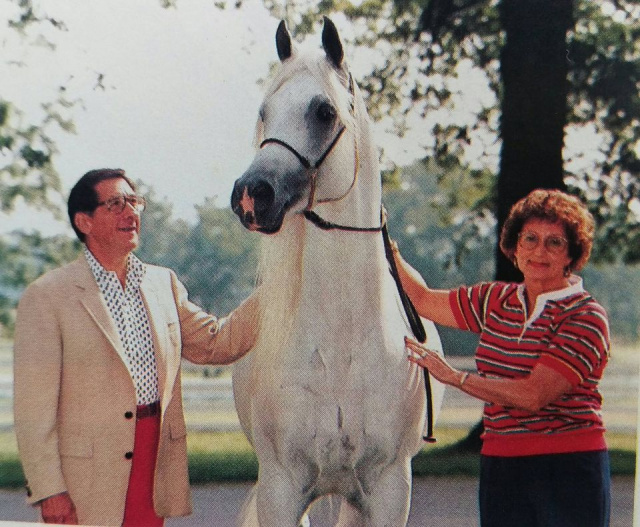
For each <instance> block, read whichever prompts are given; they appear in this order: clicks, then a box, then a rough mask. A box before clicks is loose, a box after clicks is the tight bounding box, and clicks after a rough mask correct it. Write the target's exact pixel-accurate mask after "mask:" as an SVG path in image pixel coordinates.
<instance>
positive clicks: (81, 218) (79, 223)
mask: <svg viewBox="0 0 640 527" xmlns="http://www.w3.org/2000/svg"><path fill="white" fill-rule="evenodd" d="M73 223H74V225H75V226H76V228H77V229H78V230H79V231H80V232H81V233H82V234H84V235H85V236H86V235H87V234H89V233H90V232H91V229H92V227H93V218H92V217H91V216H90V215H89V214H87V213H86V212H76V214H75V216H74V217H73Z"/></svg>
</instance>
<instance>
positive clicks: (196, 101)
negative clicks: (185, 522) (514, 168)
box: [0, 0, 598, 235]
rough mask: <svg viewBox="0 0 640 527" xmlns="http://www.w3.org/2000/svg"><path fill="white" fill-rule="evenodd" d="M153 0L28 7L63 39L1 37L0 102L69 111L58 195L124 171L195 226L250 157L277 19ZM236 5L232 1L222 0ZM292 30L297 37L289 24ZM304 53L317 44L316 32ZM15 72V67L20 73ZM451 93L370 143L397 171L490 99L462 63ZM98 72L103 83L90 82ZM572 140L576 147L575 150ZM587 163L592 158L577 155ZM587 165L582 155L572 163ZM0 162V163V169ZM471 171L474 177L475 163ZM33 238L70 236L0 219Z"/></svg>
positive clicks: (209, 3)
mask: <svg viewBox="0 0 640 527" xmlns="http://www.w3.org/2000/svg"><path fill="white" fill-rule="evenodd" d="M15 3H16V2H15V1H14V0H0V20H7V19H8V18H9V17H10V15H11V14H12V13H13V12H14V11H15V7H14V4H15ZM160 3H161V1H160V0H136V1H131V0H91V1H83V2H79V1H74V0H39V1H37V0H36V4H37V5H38V6H39V9H40V10H41V11H42V12H44V13H46V14H47V15H48V16H50V17H53V18H56V19H58V20H61V21H63V22H64V24H65V26H66V28H67V31H58V30H54V29H51V28H50V29H49V30H45V31H44V34H45V36H46V37H47V38H48V39H49V40H50V41H52V42H53V43H55V46H56V47H55V50H53V51H52V50H50V49H49V48H48V47H47V46H44V45H34V41H37V37H38V35H40V34H41V33H43V27H42V26H38V27H34V28H32V31H30V32H29V33H28V34H27V36H26V37H24V38H21V37H20V36H19V35H18V34H17V32H15V31H8V30H7V31H4V34H0V94H2V97H3V98H5V99H7V100H9V101H11V102H13V103H14V104H15V105H16V106H17V107H18V108H20V110H21V111H22V112H24V114H25V116H26V117H27V118H32V119H33V122H39V120H38V116H39V114H41V109H40V104H41V103H42V102H44V101H49V100H53V99H55V98H56V96H57V89H58V87H59V86H61V85H64V86H66V87H67V92H66V93H67V97H68V98H69V99H72V100H78V101H79V102H78V103H77V104H76V105H74V107H73V109H72V113H70V114H69V117H72V119H73V121H74V123H75V128H76V132H75V133H74V134H68V133H63V132H62V131H59V130H55V129H54V130H52V136H53V138H54V139H55V141H56V145H57V148H58V150H59V154H58V155H57V156H56V158H55V166H56V169H57V171H58V173H59V175H60V177H61V180H62V186H63V193H64V195H65V196H66V195H67V194H68V192H69V190H70V189H71V187H72V186H73V184H74V183H75V182H76V181H77V180H78V179H79V178H80V177H81V176H82V174H84V173H85V172H86V171H88V170H91V169H94V168H102V167H110V168H123V169H125V170H126V172H127V174H128V175H129V176H131V177H132V178H133V179H134V180H142V181H144V182H145V183H147V184H149V185H150V186H151V187H153V189H154V191H155V196H156V197H157V198H159V199H166V200H168V201H169V202H170V203H171V204H172V206H173V214H174V217H177V218H183V219H186V220H188V221H195V219H196V211H195V208H194V205H197V204H201V203H203V201H204V200H205V199H206V198H213V199H215V202H216V204H218V205H219V206H221V207H224V206H228V203H229V198H230V194H231V189H232V187H233V182H234V181H235V180H236V179H237V178H238V177H240V176H241V175H242V173H243V172H244V170H245V169H246V168H247V167H248V166H249V164H250V162H251V159H252V158H253V154H254V150H253V133H254V128H255V121H256V118H257V113H258V108H259V106H260V103H261V101H262V94H263V88H262V86H261V85H260V83H259V81H260V80H264V79H265V78H266V77H267V75H268V71H269V67H270V65H271V64H273V63H274V62H275V61H277V53H276V49H275V32H276V28H277V25H278V23H279V19H278V18H275V17H274V16H271V15H270V14H269V13H268V12H267V10H266V9H265V8H264V2H263V0H244V1H243V2H242V7H241V8H240V9H235V8H234V7H229V8H227V9H225V10H220V9H218V8H216V7H215V2H214V0H178V2H177V7H176V8H169V9H163V8H162V7H161V6H160ZM230 3H231V4H233V2H230ZM332 19H333V20H334V22H335V23H336V25H337V27H338V29H339V31H340V34H341V38H342V40H343V43H344V44H345V54H346V57H347V60H348V61H349V64H350V67H351V69H352V72H353V74H354V78H355V79H356V81H358V80H359V79H361V78H362V77H363V76H364V75H365V74H366V72H367V71H369V70H370V69H371V65H372V64H374V63H375V62H376V61H377V60H380V59H381V58H382V57H383V55H384V49H383V48H381V49H378V50H374V51H371V50H362V49H353V47H352V46H350V45H349V42H350V40H351V39H352V34H353V28H352V27H351V26H350V24H349V23H348V22H347V21H346V20H345V19H344V17H343V16H341V15H340V14H337V15H334V16H333V17H332ZM293 32H294V34H295V28H293ZM308 40H309V42H307V45H316V46H319V45H320V36H319V35H312V36H311V37H309V39H308ZM18 64H24V66H19V65H18ZM458 73H459V77H458V79H452V80H451V81H450V82H451V84H450V85H449V88H450V90H452V91H454V92H459V95H458V96H457V99H456V97H455V96H454V99H455V100H456V102H455V109H452V108H445V109H442V111H441V112H439V113H438V114H434V113H432V114H430V115H429V116H428V118H427V119H422V118H420V119H418V120H417V121H416V120H414V121H410V122H409V126H411V127H412V128H411V130H410V131H409V132H408V133H407V134H406V135H405V136H404V137H402V138H399V137H396V136H394V135H391V134H389V133H388V132H386V130H387V129H388V127H389V122H386V123H385V122H382V123H378V124H377V125H376V128H375V138H376V142H377V144H378V145H383V146H384V150H385V155H387V157H388V158H389V159H392V160H393V161H394V162H395V163H397V164H399V165H403V164H409V163H411V162H412V161H413V160H414V159H416V158H417V157H419V156H420V155H423V154H424V147H425V146H428V144H429V141H430V140H431V138H430V134H428V133H425V131H427V130H429V129H430V127H431V126H432V125H433V123H434V122H439V123H445V124H446V121H447V120H448V119H451V120H455V121H456V122H458V123H460V122H465V121H467V122H469V123H470V122H472V120H473V118H474V117H473V116H474V114H475V112H477V111H479V109H480V108H482V107H483V106H491V105H493V103H494V102H495V99H494V97H495V96H494V94H493V93H491V92H490V90H489V89H488V86H487V84H486V80H485V79H483V78H482V76H483V73H481V72H475V73H474V72H473V71H472V69H471V66H470V64H469V63H465V62H462V63H460V64H459V65H458ZM99 75H101V78H100V83H98V79H99V78H98V76H99ZM585 133H587V134H588V133H589V132H588V131H585V130H583V131H582V132H581V134H579V135H577V136H576V135H575V134H573V135H572V134H568V136H567V145H568V146H569V147H571V145H572V144H575V145H584V144H585V141H586V142H592V141H595V140H594V138H593V137H586V139H585V135H584V134H585ZM477 139H478V143H477V144H478V149H482V150H486V151H488V152H489V156H480V155H475V153H474V150H473V148H472V149H470V150H469V159H468V160H469V161H470V163H471V165H472V166H474V163H475V164H482V165H483V166H488V167H489V168H490V169H494V170H495V169H496V167H497V161H498V155H499V143H498V142H495V141H494V140H493V139H491V138H490V139H491V141H493V143H495V144H490V145H488V146H487V143H486V142H483V141H484V138H477ZM572 142H573V143H572ZM587 151H590V152H592V153H593V155H595V156H597V155H598V152H597V149H596V148H593V149H587ZM580 159H581V162H583V163H590V162H591V159H589V156H586V157H582V158H580ZM1 161H2V159H1V157H0V162H1ZM475 168H478V167H477V166H476V167H475ZM13 229H22V230H26V231H30V230H34V229H35V230H39V231H41V232H42V233H43V234H45V235H50V234H58V233H61V232H62V233H67V234H70V235H72V231H71V228H70V227H69V226H68V225H67V222H66V220H64V219H63V220H62V221H56V220H54V219H53V218H52V217H51V216H50V215H48V214H45V213H39V212H35V211H33V209H32V208H29V207H26V206H18V208H17V211H16V213H14V214H12V215H11V216H9V217H8V216H6V215H2V214H0V233H3V232H10V231H11V230H13Z"/></svg>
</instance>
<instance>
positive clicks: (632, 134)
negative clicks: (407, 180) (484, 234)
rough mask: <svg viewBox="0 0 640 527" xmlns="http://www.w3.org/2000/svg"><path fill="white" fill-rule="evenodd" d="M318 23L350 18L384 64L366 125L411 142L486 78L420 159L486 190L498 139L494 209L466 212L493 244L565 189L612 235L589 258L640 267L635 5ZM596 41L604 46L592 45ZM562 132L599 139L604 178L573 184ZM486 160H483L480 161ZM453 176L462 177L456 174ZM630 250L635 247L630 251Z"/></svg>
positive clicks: (394, 1) (503, 271)
mask: <svg viewBox="0 0 640 527" xmlns="http://www.w3.org/2000/svg"><path fill="white" fill-rule="evenodd" d="M317 11H318V12H321V13H327V12H331V11H341V12H343V13H345V14H346V16H347V17H348V18H349V19H350V20H351V21H352V22H354V23H358V24H360V30H359V32H358V35H357V37H356V39H355V40H356V42H358V43H360V44H363V45H365V46H368V47H370V48H374V49H375V48H376V47H378V48H379V49H380V48H382V49H384V57H385V58H384V59H383V60H382V61H381V65H380V66H379V67H377V68H375V69H374V70H373V71H372V72H371V74H370V76H369V77H368V79H367V80H365V82H364V84H363V86H364V89H365V91H367V92H368V96H369V97H368V98H369V102H370V104H372V106H373V115H374V116H375V117H377V118H379V119H380V118H382V117H383V116H385V115H386V114H390V113H391V114H393V115H395V120H394V125H395V131H396V132H398V133H399V134H403V133H404V132H406V129H407V123H408V122H409V117H410V116H411V115H412V114H414V115H415V114H417V115H418V116H419V117H420V118H422V119H423V122H425V121H426V120H427V119H428V116H429V112H430V111H432V110H437V109H438V108H439V107H442V106H443V105H447V104H448V105H452V103H454V104H455V97H453V92H452V91H451V90H450V88H451V87H452V86H453V85H454V82H452V80H451V79H454V78H455V77H456V75H457V74H458V73H459V72H460V65H461V64H462V63H463V62H464V61H471V62H472V63H473V64H474V66H475V67H476V68H479V69H482V70H483V71H484V72H485V73H486V78H487V79H488V83H489V85H490V86H491V87H492V88H493V90H494V92H495V94H496V98H495V101H496V102H497V103H496V105H495V106H494V107H493V108H490V107H485V108H482V109H481V110H480V111H478V112H477V118H476V121H475V123H472V124H468V123H456V122H449V123H447V124H445V125H442V124H441V123H439V122H436V123H435V124H434V125H433V126H432V132H433V136H434V142H433V144H432V145H430V146H429V148H428V149H427V152H426V153H427V155H430V156H431V157H433V158H434V159H435V160H436V162H438V163H439V164H441V165H442V166H443V167H445V168H446V169H447V170H451V169H452V168H459V167H461V166H465V165H469V166H470V168H471V170H469V171H466V174H468V175H469V176H470V177H471V179H478V180H481V179H482V172H483V171H482V168H480V167H478V165H477V164H476V167H475V168H474V166H473V164H472V163H470V162H469V157H468V156H467V154H468V152H469V151H470V150H471V149H472V148H471V147H473V146H474V143H475V144H476V145H477V144H478V143H479V142H480V141H481V137H482V136H489V137H491V136H493V137H494V138H495V140H496V141H497V140H498V139H500V141H501V150H500V157H499V169H498V170H497V172H498V175H497V176H498V177H497V178H495V185H494V190H493V192H492V193H491V196H490V197H489V198H490V199H487V197H484V198H480V199H479V200H478V201H477V202H476V203H475V204H473V205H472V207H471V208H472V210H473V209H475V210H476V211H478V212H480V211H482V212H483V213H484V214H487V213H491V212H493V213H494V214H495V217H496V219H497V222H496V228H497V233H499V232H500V230H501V228H502V224H503V222H504V220H505V219H506V217H507V215H508V212H509V210H510V208H511V206H512V205H513V204H514V203H515V201H517V200H518V199H520V198H521V197H523V196H525V195H526V194H528V193H529V192H530V191H531V190H533V189H534V188H537V187H546V188H561V189H564V188H566V186H565V185H566V183H565V182H566V181H568V182H569V183H570V188H571V190H572V191H573V192H576V193H579V194H582V196H583V197H584V198H586V199H587V200H588V202H589V204H590V207H591V209H592V210H593V212H594V213H595V215H596V218H597V221H598V227H599V235H600V238H601V240H602V241H603V242H604V241H605V240H604V239H602V236H603V234H604V233H607V238H606V242H605V243H602V244H599V245H603V246H605V247H606V249H604V250H602V251H600V252H599V253H598V252H596V253H595V256H596V257H597V256H599V257H601V258H608V259H614V255H616V254H618V255H621V259H622V260H624V261H638V260H637V258H638V252H639V251H638V249H637V246H638V244H637V241H638V240H639V238H640V210H636V211H635V212H634V210H633V206H634V204H635V206H636V207H638V206H639V205H640V203H639V202H638V199H637V196H638V190H639V189H640V179H639V178H638V173H639V171H638V168H640V161H639V159H638V154H639V152H640V148H638V146H639V145H640V121H638V119H637V116H638V115H639V113H638V111H637V110H638V109H640V97H639V96H638V90H637V85H638V80H639V79H640V60H639V58H640V46H639V45H638V44H637V42H638V39H637V38H635V37H636V36H637V32H638V30H639V28H638V27H637V26H638V24H637V21H638V19H639V18H640V11H639V10H638V9H637V8H636V6H635V2H631V1H630V2H625V1H624V0H620V1H618V2H616V3H615V5H613V4H610V16H607V15H606V13H605V12H604V11H603V10H602V8H600V7H599V6H597V5H596V6H595V7H594V6H593V5H592V3H590V2H588V1H585V0H502V1H501V2H497V1H482V0H429V1H426V2H424V1H420V0H370V1H365V2H362V3H359V4H358V5H354V4H353V3H351V2H348V1H344V0H325V1H324V2H321V3H320V4H319V5H318V8H317ZM612 14H616V16H617V19H618V20H620V21H617V20H614V19H613V18H612V16H611V15H612ZM314 15H315V13H314V9H313V8H312V9H308V7H307V8H306V10H304V11H303V13H302V15H301V16H300V20H301V22H302V26H303V27H304V28H307V27H310V25H311V24H310V23H309V22H310V20H311V19H312V18H313V17H314ZM574 20H575V21H576V23H575V24H574ZM601 32H602V33H603V34H604V35H605V37H604V38H600V39H599V38H594V37H593V35H594V34H597V35H600V33H601ZM614 36H615V37H616V38H614ZM603 43H606V45H603ZM618 98H619V99H620V100H618ZM569 101H570V102H571V103H572V105H571V112H569V111H568V102H569ZM498 106H499V109H498ZM498 113H499V115H500V119H499V120H498V119H496V114H498ZM569 122H571V123H572V125H573V126H574V127H576V128H580V127H585V126H587V125H591V126H593V127H594V128H595V129H596V130H598V131H599V132H600V137H601V138H602V137H604V138H606V139H605V144H607V146H606V147H605V148H606V150H607V153H606V155H605V156H604V159H601V160H596V161H594V162H593V163H592V165H591V168H590V169H591V170H594V171H595V172H596V173H597V172H598V171H601V172H602V174H603V177H602V178H593V177H591V176H590V174H586V173H582V174H580V173H574V174H571V173H569V172H568V170H567V168H568V166H567V165H565V164H564V156H563V147H564V139H565V132H566V129H567V123H569ZM498 123H499V126H496V125H497V124H498ZM490 143H491V142H489V144H490ZM488 154H489V152H488V151H487V150H483V151H482V153H481V155H480V157H485V158H487V157H488ZM465 156H467V157H466V158H465ZM488 166H490V165H488ZM453 172H454V174H456V177H457V175H458V174H459V173H460V170H455V171H453ZM445 178H446V176H445V177H443V178H442V179H445ZM593 190H596V191H595V192H593ZM590 191H591V192H590ZM458 192H459V191H458V190H457V189H456V193H458ZM485 206H487V207H489V211H487V210H484V207H485ZM496 238H497V237H496ZM629 239H630V240H634V241H635V242H636V245H635V246H632V248H631V249H630V248H629V246H628V244H627V243H626V241H627V240H629ZM495 253H496V261H497V262H496V263H497V265H496V278H497V279H502V280H519V279H521V275H520V274H519V272H518V271H517V270H516V269H514V267H513V265H512V264H511V263H510V262H509V261H507V259H506V258H504V257H503V255H502V254H501V251H500V250H499V248H496V250H495ZM481 431H482V425H481V423H479V424H478V425H477V426H476V427H474V429H473V430H472V431H471V432H470V434H469V436H468V437H467V438H466V439H465V440H464V441H462V442H461V444H460V446H461V447H462V448H468V449H472V450H479V447H480V440H479V437H480V434H481Z"/></svg>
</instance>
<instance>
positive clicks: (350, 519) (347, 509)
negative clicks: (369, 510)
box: [335, 500, 367, 527]
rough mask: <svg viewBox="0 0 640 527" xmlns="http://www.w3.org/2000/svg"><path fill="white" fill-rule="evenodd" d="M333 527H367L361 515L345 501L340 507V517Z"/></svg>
mask: <svg viewBox="0 0 640 527" xmlns="http://www.w3.org/2000/svg"><path fill="white" fill-rule="evenodd" d="M335 527H367V522H366V521H365V517H364V516H363V515H362V513H361V512H360V511H359V510H358V509H356V508H355V507H354V506H353V505H351V504H350V503H347V501H346V500H345V501H343V502H342V504H341V505H340V515H339V516H338V522H337V523H336V525H335Z"/></svg>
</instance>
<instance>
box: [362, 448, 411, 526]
mask: <svg viewBox="0 0 640 527" xmlns="http://www.w3.org/2000/svg"><path fill="white" fill-rule="evenodd" d="M410 504H411V460H410V459H409V458H407V459H406V460H404V459H402V458H398V460H397V461H396V462H395V463H393V464H392V465H389V466H388V467H386V468H385V469H384V470H383V471H382V473H381V474H380V477H379V478H378V480H377V481H376V482H375V483H374V485H373V488H372V491H371V493H370V494H369V499H368V500H367V506H366V511H367V512H368V514H367V516H368V517H369V522H367V523H365V525H367V526H369V525H370V526H371V527H401V526H404V525H406V524H407V521H408V519H409V507H410Z"/></svg>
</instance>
